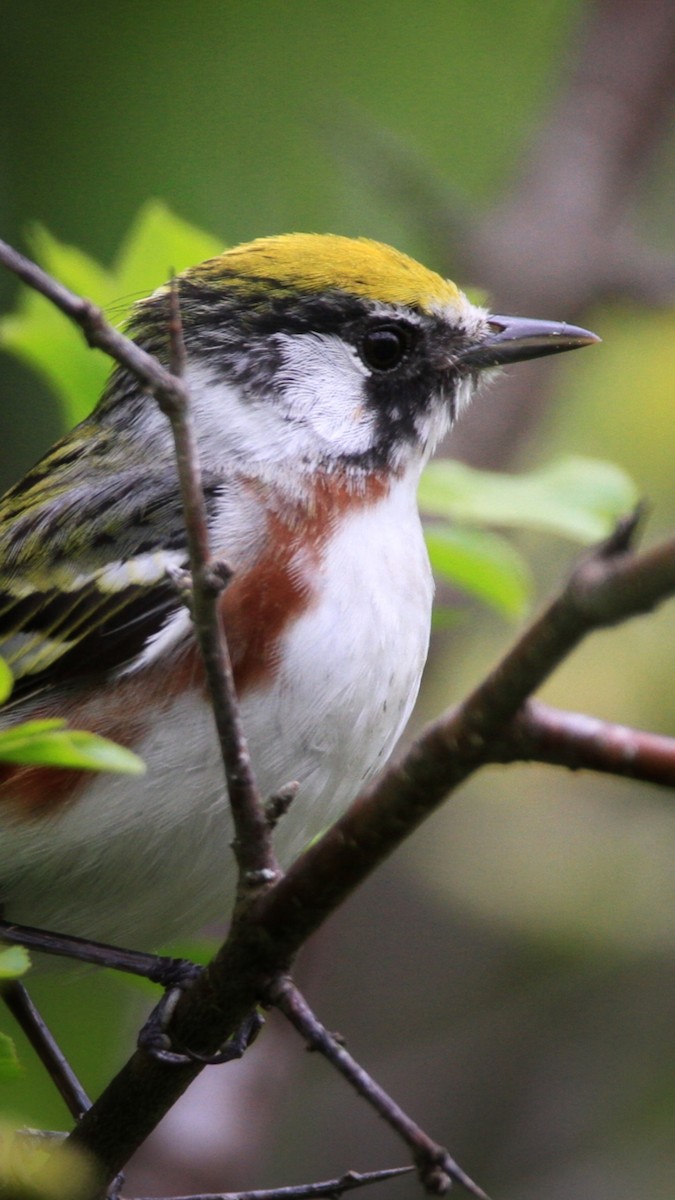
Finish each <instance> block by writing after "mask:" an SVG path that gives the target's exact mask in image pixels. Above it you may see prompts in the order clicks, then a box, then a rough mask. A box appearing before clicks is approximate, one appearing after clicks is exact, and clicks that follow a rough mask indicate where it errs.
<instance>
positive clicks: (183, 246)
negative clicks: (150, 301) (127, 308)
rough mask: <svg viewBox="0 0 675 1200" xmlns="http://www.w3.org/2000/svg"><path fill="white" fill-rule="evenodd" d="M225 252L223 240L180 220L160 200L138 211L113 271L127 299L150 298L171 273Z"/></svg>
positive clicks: (116, 283) (151, 201)
mask: <svg viewBox="0 0 675 1200" xmlns="http://www.w3.org/2000/svg"><path fill="white" fill-rule="evenodd" d="M223 249H224V246H223V243H222V242H221V241H220V239H218V238H215V237H214V236H213V234H210V233H205V232H204V230H203V229H198V228H197V226H196V225H191V224H190V223H189V222H188V221H184V220H182V218H181V217H177V216H176V215H175V213H172V212H171V210H170V209H169V208H168V207H167V206H166V204H163V203H162V202H161V201H160V200H149V201H148V202H147V203H146V204H144V205H143V207H142V208H141V209H140V210H139V212H138V213H137V215H136V217H135V218H134V222H133V224H132V226H131V229H130V230H129V232H128V234H127V236H126V237H125V239H124V241H123V243H122V247H121V249H120V252H119V254H118V255H117V259H116V261H115V267H114V270H113V278H114V280H115V286H116V287H117V290H118V295H119V296H121V297H122V298H123V299H124V300H126V301H128V300H137V299H141V298H142V297H143V296H148V295H150V293H151V292H152V291H153V290H154V288H156V287H158V286H159V285H160V284H162V283H165V282H166V280H167V279H168V278H169V277H170V274H171V272H172V271H175V272H179V271H184V270H185V269H186V267H192V266H194V265H195V263H199V262H202V261H203V259H205V258H213V257H214V255H216V254H221V253H222V251H223Z"/></svg>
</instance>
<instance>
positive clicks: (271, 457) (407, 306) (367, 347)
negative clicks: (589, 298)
mask: <svg viewBox="0 0 675 1200" xmlns="http://www.w3.org/2000/svg"><path fill="white" fill-rule="evenodd" d="M178 294H179V303H180V314H181V321H182V326H183V336H184V341H185V347H186V352H187V368H186V375H187V380H188V383H189V384H190V386H191V393H192V403H193V408H194V412H195V418H196V423H197V428H198V436H199V440H200V444H201V448H202V453H203V454H204V456H205V459H206V461H207V462H208V464H209V465H210V466H211V467H212V468H213V469H217V464H218V460H219V456H222V459H223V463H224V464H226V465H227V467H228V468H232V467H235V468H237V467H239V468H241V469H242V470H245V471H247V472H253V473H256V474H258V475H261V476H263V477H264V476H269V475H272V476H273V475H274V473H275V472H279V471H290V472H292V473H293V474H295V475H297V474H300V475H302V474H303V473H312V472H316V471H321V472H331V471H335V470H338V471H342V472H345V471H347V472H349V473H350V474H351V475H353V476H354V477H358V476H360V475H363V474H364V473H368V472H371V471H373V470H385V471H392V472H394V473H396V474H399V473H403V472H405V471H406V470H408V469H409V468H410V467H412V468H413V469H414V470H415V471H417V470H419V469H421V466H422V464H423V462H424V461H425V460H426V458H427V457H428V455H429V454H430V453H431V452H432V451H433V449H434V447H435V445H436V444H437V443H438V441H439V439H440V438H441V437H442V436H443V434H444V433H445V432H446V431H447V429H448V428H449V426H450V425H451V424H452V422H453V421H454V419H455V417H456V415H457V413H458V412H459V411H460V410H461V409H462V407H464V406H465V404H466V403H467V402H468V400H469V399H470V397H471V394H472V392H473V390H474V388H475V385H476V383H477V381H478V379H479V377H480V375H481V373H482V372H483V371H484V369H485V368H489V367H494V366H499V365H501V364H505V363H510V362H515V361H518V360H519V359H525V358H533V357H537V356H539V355H543V354H550V353H554V352H556V351H561V350H568V349H573V348H575V347H577V346H582V345H586V344H588V343H590V342H593V341H596V340H597V339H596V338H595V336H594V335H593V334H591V333H588V332H586V331H585V330H582V329H577V328H575V327H573V326H567V325H561V324H554V323H551V322H545V321H530V320H525V319H522V318H510V317H499V316H492V315H490V314H489V313H488V312H487V311H486V310H485V309H483V308H479V307H477V306H476V305H474V304H472V303H471V302H470V301H469V300H468V299H467V297H466V296H465V295H464V294H463V293H462V292H461V291H460V290H459V289H458V288H457V287H456V286H455V285H454V284H453V283H451V282H450V281H448V280H446V279H443V278H441V276H440V275H437V274H436V273H435V272H433V271H430V270H428V269H427V268H426V267H423V266H421V265H420V264H419V263H417V262H415V261H414V260H413V259H412V258H409V257H408V256H407V255H405V254H402V253H400V252H399V251H397V250H394V249H392V248H391V247H389V246H385V245H382V244H380V243H378V242H374V241H369V240H366V239H362V238H359V239H352V238H347V237H338V236H333V235H319V234H288V235H285V236H279V237H269V238H261V239H259V240H257V241H254V242H250V243H247V244H245V245H241V246H237V247H235V248H234V249H231V250H228V251H226V252H225V253H224V254H221V255H219V256H217V257H216V258H211V259H208V260H207V261H206V262H203V263H201V264H200V265H199V266H196V267H192V268H190V269H189V270H188V271H185V272H184V273H183V274H182V275H181V276H179V279H178ZM168 305H169V297H168V289H167V288H166V287H165V288H160V289H159V290H158V291H157V292H155V293H154V295H153V296H151V297H150V298H149V299H148V300H145V301H142V302H141V303H140V304H138V305H137V306H136V309H135V312H134V315H133V318H132V323H131V333H132V335H133V336H134V337H136V339H137V340H139V341H140V342H141V343H142V344H143V345H144V346H146V348H147V349H149V350H151V351H154V352H156V353H158V354H159V355H160V357H163V358H164V359H166V357H167V344H168V326H169V321H168ZM125 392H126V398H127V399H129V398H130V397H129V392H128V391H127V389H126V388H124V387H123V386H122V384H121V382H120V381H118V383H117V384H115V382H114V381H113V385H112V387H111V389H110V390H109V393H108V397H107V398H104V408H105V407H108V406H110V407H114V406H115V405H114V404H111V401H112V402H114V401H115V399H116V398H117V399H120V398H124V393H125Z"/></svg>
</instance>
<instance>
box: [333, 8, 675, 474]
mask: <svg viewBox="0 0 675 1200" xmlns="http://www.w3.org/2000/svg"><path fill="white" fill-rule="evenodd" d="M579 13H580V17H579V20H578V24H577V27H576V28H575V29H572V30H571V32H570V44H569V50H568V61H567V63H564V64H562V67H558V65H557V64H553V70H556V69H559V73H560V84H559V86H558V89H557V90H556V89H555V87H554V89H553V96H552V99H551V101H550V105H549V109H548V115H547V116H546V118H545V119H544V120H543V121H542V122H541V124H540V125H539V127H538V128H536V129H535V130H534V131H533V134H532V137H531V140H530V144H529V146H527V147H526V148H525V150H524V152H523V154H522V155H521V156H520V161H516V162H514V164H513V171H512V173H511V176H510V178H511V180H512V182H511V183H510V184H509V183H508V182H507V186H506V190H505V193H504V195H503V196H502V197H500V199H499V201H498V202H497V203H496V204H495V205H493V206H492V207H487V208H485V209H483V211H479V212H478V214H477V215H476V209H477V205H476V202H475V198H469V197H467V196H459V195H458V194H457V192H456V191H453V190H452V189H451V188H450V187H448V185H447V184H446V183H444V182H441V181H440V180H439V179H438V178H437V177H436V176H434V175H433V174H432V172H431V170H430V168H429V166H428V164H426V163H423V162H422V161H421V160H420V159H419V158H418V157H417V156H416V154H415V152H414V151H413V150H411V149H410V147H409V146H408V145H403V144H402V143H401V140H400V139H396V138H395V137H394V136H393V135H392V134H391V133H389V132H386V131H385V132H382V130H381V129H380V128H379V127H377V126H376V125H375V123H374V122H369V121H368V119H367V118H366V117H364V115H363V114H362V113H356V112H354V113H352V114H350V121H349V124H348V125H342V126H340V127H338V129H337V131H336V132H334V133H333V139H334V143H335V144H336V150H337V154H338V155H339V156H340V158H341V159H342V160H343V161H346V162H347V163H348V164H349V165H350V166H351V167H352V169H353V170H354V171H356V172H357V173H358V175H359V178H360V181H361V185H362V186H363V185H364V184H365V185H366V186H368V185H370V186H371V187H373V188H374V189H375V190H376V192H377V194H378V195H380V196H381V197H382V200H383V203H384V205H385V206H386V208H391V206H392V204H394V205H396V204H398V205H400V207H401V209H402V211H403V213H404V216H405V218H406V220H407V221H408V222H409V223H415V224H416V225H417V226H418V228H419V230H420V232H421V235H422V237H423V238H424V239H425V240H428V239H429V238H432V240H433V245H434V249H435V253H436V258H437V262H438V263H439V264H441V266H443V267H444V269H445V270H446V271H447V272H448V273H449V274H450V275H451V276H452V277H453V278H454V279H455V280H457V281H459V282H463V283H464V284H470V285H473V286H475V287H480V288H481V289H484V290H485V292H486V293H487V295H488V296H489V298H490V304H491V306H492V308H493V311H495V312H513V313H519V314H523V315H525V316H533V317H559V318H564V319H565V320H570V321H576V322H578V323H579V324H582V325H583V324H585V323H586V315H587V314H588V310H589V309H590V308H591V307H592V306H593V305H595V304H597V303H598V302H600V301H602V300H604V299H606V298H607V296H612V297H613V298H615V299H616V298H625V299H627V300H629V301H637V302H640V303H646V304H650V305H664V304H671V303H672V302H673V299H674V298H675V255H673V254H672V251H671V252H670V253H668V252H667V251H666V252H664V251H663V249H661V248H660V247H658V246H650V245H649V244H648V243H647V241H646V236H645V234H644V232H643V231H642V229H641V228H640V227H639V225H638V220H639V203H640V200H641V199H642V196H643V194H644V193H646V192H647V190H648V188H649V186H650V179H649V172H650V170H651V167H652V163H653V160H654V159H655V157H656V155H657V152H658V151H659V150H660V148H661V147H662V145H663V144H664V135H666V134H667V133H668V131H669V127H670V124H671V123H672V114H673V107H674V105H675V86H674V85H673V80H675V4H673V2H672V0H651V3H650V4H644V2H643V0H595V2H594V3H587V4H585V5H582V6H580V8H579ZM598 332H599V333H600V334H602V330H601V329H600V330H599V331H598ZM554 369H555V368H554V364H553V362H552V360H551V359H540V360H538V361H537V362H536V363H531V364H530V365H529V366H528V382H527V386H525V383H524V380H523V378H522V376H521V375H519V374H513V375H509V374H508V372H506V373H505V374H504V375H503V376H502V377H501V378H500V379H499V380H498V381H496V382H495V383H494V384H493V385H492V392H493V394H492V398H491V408H490V420H489V421H485V420H484V419H481V416H480V413H479V412H478V410H477V408H476V407H475V406H474V408H473V409H472V410H470V411H469V412H468V413H467V414H466V416H465V417H464V419H463V420H462V422H461V423H460V424H459V425H458V426H457V427H456V428H455V429H454V430H453V433H452V452H453V456H454V457H458V458H464V457H466V458H468V459H470V460H471V461H472V462H473V463H475V464H476V465H480V466H490V467H499V466H503V465H504V464H505V463H506V462H508V461H509V460H510V459H511V457H512V454H513V451H514V449H515V447H516V446H518V445H520V444H522V441H523V437H524V436H526V435H527V434H528V433H529V432H530V431H531V429H532V428H533V426H534V425H535V424H536V422H537V421H538V420H539V419H540V417H541V415H542V413H543V411H544V402H545V398H546V396H547V395H548V394H549V393H550V381H551V379H552V378H553V372H554ZM534 396H536V398H537V400H536V404H533V403H532V397H534Z"/></svg>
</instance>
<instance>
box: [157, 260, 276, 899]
mask: <svg viewBox="0 0 675 1200" xmlns="http://www.w3.org/2000/svg"><path fill="white" fill-rule="evenodd" d="M169 335H170V354H171V366H172V370H173V371H174V375H172V378H175V377H180V378H182V377H183V374H184V371H185V363H186V354H185V345H184V342H183V328H182V322H181V319H180V294H179V290H178V286H177V281H176V280H173V281H172V283H171V286H170V289H169ZM156 399H157V401H158V403H159V404H160V407H161V408H162V410H163V411H164V412H165V413H166V415H167V416H168V418H169V420H170V422H171V428H172V431H173V437H174V443H175V448H176V461H177V464H178V474H179V479H180V486H181V496H182V500H183V511H184V518H185V529H186V532H187V538H188V548H189V555H190V571H191V576H192V619H193V622H194V626H195V632H196V635H197V640H198V642H199V649H200V651H201V655H202V659H203V662H204V669H205V671H206V675H207V679H208V684H209V692H210V696H211V703H212V706H213V712H214V716H215V721H216V727H217V729H218V736H219V740H220V746H221V751H222V756H223V763H224V766H225V774H226V778H227V788H228V799H229V804H230V808H231V810H232V817H233V821H234V826H235V840H234V850H235V854H236V857H237V862H238V865H239V872H240V877H239V889H240V892H241V891H250V890H252V889H253V890H254V889H255V888H257V887H259V886H266V885H267V884H269V882H270V881H271V880H272V879H274V878H276V876H277V875H278V874H279V865H278V863H277V860H276V856H275V854H274V851H273V847H272V840H271V836H270V828H269V823H268V820H267V817H266V813H265V806H264V803H263V800H262V798H261V796H260V793H259V792H258V788H257V784H256V781H255V777H254V774H253V767H252V764H251V757H250V754H249V751H248V745H247V742H246V736H245V733H244V728H243V725H242V722H241V716H240V713H239V706H238V703H237V697H236V693H235V689H234V678H233V674H232V663H231V661H230V655H229V651H228V647H227V642H226V639H225V635H224V632H223V628H222V621H221V616H220V606H219V602H218V601H219V596H220V592H221V591H222V589H223V587H224V586H226V584H227V581H228V573H227V570H226V569H224V568H223V565H222V564H217V563H215V562H214V560H213V559H212V557H211V550H210V545H209V533H208V523H207V517H206V505H205V503H204V492H203V488H202V480H201V469H200V464H199V451H198V447H197V434H196V431H195V427H194V422H193V419H192V413H191V407H190V396H189V392H188V391H187V389H186V388H184V389H183V393H182V395H180V396H173V395H172V398H171V403H170V404H169V405H168V406H165V405H164V402H163V395H162V391H161V389H160V390H159V391H158V392H157V393H156Z"/></svg>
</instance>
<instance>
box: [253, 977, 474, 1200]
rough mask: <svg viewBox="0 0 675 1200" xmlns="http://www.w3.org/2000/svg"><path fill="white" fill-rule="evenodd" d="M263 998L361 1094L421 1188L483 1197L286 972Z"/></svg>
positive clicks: (438, 1192)
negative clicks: (405, 1149) (403, 1151)
mask: <svg viewBox="0 0 675 1200" xmlns="http://www.w3.org/2000/svg"><path fill="white" fill-rule="evenodd" d="M267 999H268V1001H269V1003H270V1004H272V1005H274V1007H275V1008H278V1009H279V1012H282V1013H283V1014H284V1016H285V1017H286V1018H287V1020H288V1021H290V1023H291V1025H293V1027H294V1028H295V1029H297V1031H298V1033H300V1034H302V1036H303V1038H305V1039H306V1040H307V1042H308V1043H309V1045H310V1046H311V1048H312V1049H313V1050H318V1051H319V1053H320V1054H322V1055H323V1056H324V1058H327V1059H328V1061H329V1062H330V1063H332V1065H333V1066H334V1067H335V1068H336V1069H337V1070H338V1071H339V1072H340V1074H341V1075H343V1076H344V1078H345V1079H346V1080H348V1082H349V1083H350V1084H351V1086H352V1087H353V1088H354V1090H355V1091H356V1092H357V1093H358V1094H359V1096H362V1097H363V1099H364V1100H365V1101H366V1102H367V1103H368V1104H369V1105H370V1106H371V1108H374V1109H375V1111H376V1112H377V1113H379V1115H380V1116H381V1117H382V1118H383V1120H384V1121H386V1123H387V1125H389V1127H390V1129H393V1130H394V1132H395V1133H396V1134H397V1135H398V1136H399V1137H400V1138H402V1139H403V1141H404V1142H405V1143H406V1145H407V1146H409V1148H410V1150H411V1151H412V1154H413V1158H414V1161H415V1164H416V1166H417V1170H418V1172H419V1176H420V1180H421V1182H422V1184H423V1185H424V1187H425V1188H426V1190H427V1192H429V1193H430V1194H431V1195H435V1196H442V1195H444V1194H445V1192H447V1191H448V1190H449V1188H450V1186H451V1184H452V1183H458V1184H460V1185H461V1187H463V1188H465V1189H466V1191H467V1192H469V1193H470V1194H471V1195H472V1196H476V1197H477V1198H478V1200H487V1197H486V1194H485V1192H484V1191H483V1190H482V1188H479V1187H478V1185H477V1184H476V1183H474V1181H473V1180H472V1179H470V1178H469V1176H468V1175H467V1174H466V1172H465V1171H463V1170H462V1168H461V1167H460V1166H459V1165H458V1164H457V1163H456V1162H455V1160H454V1159H453V1158H452V1157H451V1155H450V1154H449V1153H448V1151H447V1150H446V1149H445V1148H444V1147H443V1146H439V1145H438V1143H437V1142H433V1141H432V1140H431V1138H430V1137H429V1136H428V1135H427V1134H426V1133H425V1132H424V1130H423V1129H420V1127H419V1125H417V1124H416V1123H415V1122H414V1121H413V1120H411V1118H410V1117H409V1116H408V1115H407V1113H405V1112H404V1111H403V1109H402V1108H400V1107H399V1105H398V1104H397V1103H396V1102H395V1100H392V1098H391V1096H389V1095H388V1094H387V1092H385V1090H384V1088H382V1087H380V1085H379V1084H378V1083H376V1082H375V1080H374V1079H372V1078H371V1076H370V1075H369V1074H368V1072H367V1071H364V1069H363V1067H362V1066H361V1065H360V1064H359V1063H358V1062H357V1061H356V1059H355V1058H352V1056H351V1054H349V1053H348V1051H347V1050H345V1048H344V1046H341V1045H340V1044H339V1042H338V1041H337V1040H336V1039H335V1038H334V1037H333V1035H332V1034H330V1033H329V1032H328V1030H327V1029H326V1028H325V1027H324V1026H323V1025H322V1024H321V1022H320V1021H318V1020H317V1018H316V1017H315V1015H314V1013H313V1012H312V1010H311V1008H310V1007H309V1005H308V1004H307V1001H306V1000H305V998H304V996H302V995H301V993H300V992H299V991H298V989H297V988H296V987H295V985H294V983H293V981H292V980H291V979H290V978H289V977H288V976H286V977H285V978H279V979H277V980H275V982H274V984H273V985H272V987H271V988H270V991H269V995H268V997H267Z"/></svg>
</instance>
